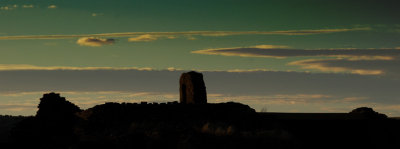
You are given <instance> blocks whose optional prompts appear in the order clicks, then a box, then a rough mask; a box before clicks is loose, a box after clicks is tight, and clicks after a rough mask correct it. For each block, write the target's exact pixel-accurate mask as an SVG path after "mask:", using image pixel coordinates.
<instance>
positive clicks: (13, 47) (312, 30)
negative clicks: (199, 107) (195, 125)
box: [0, 0, 400, 117]
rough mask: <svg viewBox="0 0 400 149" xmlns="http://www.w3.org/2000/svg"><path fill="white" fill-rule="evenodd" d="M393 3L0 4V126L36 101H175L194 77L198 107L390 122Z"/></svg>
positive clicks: (399, 28)
mask: <svg viewBox="0 0 400 149" xmlns="http://www.w3.org/2000/svg"><path fill="white" fill-rule="evenodd" d="M399 4H400V2H398V1H396V0H335V1H323V0H269V1H265V0H202V1H198V0H168V1H165V0H129V1H127V0H113V1H110V0H97V1H89V0H0V52H1V54H0V114H3V115H5V114H7V115H34V114H35V113H36V111H37V104H38V103H39V99H40V98H41V97H42V95H43V94H44V93H48V92H57V93H60V94H61V96H63V97H66V99H67V100H70V101H71V102H73V103H75V104H77V105H78V106H80V107H81V108H83V109H87V108H90V107H93V106H94V105H97V104H103V103H105V102H140V101H147V102H168V101H176V100H178V99H179V77H180V74H181V73H183V72H187V71H191V70H195V71H199V72H202V73H203V75H204V80H205V84H206V87H207V93H208V102H210V103H219V102H229V101H234V102H240V103H244V104H248V105H249V106H250V107H252V108H254V109H255V110H257V111H261V110H263V111H268V112H318V113H323V112H349V111H351V110H352V109H355V108H357V107H363V106H367V107H372V108H374V110H376V111H378V112H381V113H385V114H387V115H389V116H397V117H398V116H400V67H399V65H400V42H399V41H400V19H398V18H399V17H400V9H398V6H399Z"/></svg>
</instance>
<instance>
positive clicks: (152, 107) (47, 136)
mask: <svg viewBox="0 0 400 149" xmlns="http://www.w3.org/2000/svg"><path fill="white" fill-rule="evenodd" d="M38 107H39V110H38V112H37V114H36V116H35V117H10V116H8V117H7V116H2V117H1V118H0V122H1V123H0V129H2V130H1V131H0V133H1V134H0V135H1V136H0V137H1V139H2V141H1V144H2V147H1V148H42V149H88V148H94V149H98V148H105V149H120V148H121V149H122V148H124V149H125V148H139V149H140V148H181V149H197V148H199V149H200V148H257V149H259V148H272V149H275V148H295V149H297V148H323V149H326V148H328V149H329V148H332V149H338V148H379V149H381V148H383V149H386V148H398V146H399V145H398V144H399V142H400V127H399V126H400V121H399V120H398V119H391V118H387V117H386V116H385V115H383V114H379V113H377V112H374V111H373V110H372V109H370V108H359V109H355V110H353V111H352V112H350V113H338V114H318V113H317V114H299V113H297V114H296V113H257V112H255V111H254V110H253V109H251V108H250V107H249V106H247V105H243V104H240V103H233V102H230V103H219V104H179V103H177V102H171V103H164V104H159V103H151V104H150V103H138V104H133V103H106V104H103V105H97V106H95V107H93V108H90V109H87V110H81V109H80V108H79V107H78V106H76V105H74V104H73V103H70V102H68V101H67V100H65V99H64V98H63V97H60V96H59V95H58V94H54V93H50V94H45V95H44V97H43V98H42V99H41V102H40V104H39V106H38Z"/></svg>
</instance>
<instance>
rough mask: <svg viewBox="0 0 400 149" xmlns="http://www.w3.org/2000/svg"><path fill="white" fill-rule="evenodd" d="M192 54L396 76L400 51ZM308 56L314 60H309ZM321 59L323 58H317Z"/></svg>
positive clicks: (278, 49)
mask: <svg viewBox="0 0 400 149" xmlns="http://www.w3.org/2000/svg"><path fill="white" fill-rule="evenodd" d="M192 53H195V54H206V55H222V56H240V57H259V58H278V59H282V58H289V57H305V58H307V59H304V60H298V61H294V62H290V63H288V65H293V66H300V67H301V68H302V69H309V70H318V71H322V72H334V73H352V74H359V75H384V74H385V75H388V76H391V77H400V69H398V68H397V66H398V65H399V64H400V50H399V49H397V48H392V49H312V50H310V49H292V48H290V47H287V46H276V45H259V46H253V47H235V48H217V49H205V50H197V51H192ZM309 57H318V58H313V59H309ZM321 57H325V58H321Z"/></svg>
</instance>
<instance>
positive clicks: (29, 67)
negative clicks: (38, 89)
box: [0, 64, 153, 71]
mask: <svg viewBox="0 0 400 149" xmlns="http://www.w3.org/2000/svg"><path fill="white" fill-rule="evenodd" d="M16 70H139V71H150V70H153V69H152V68H149V67H142V68H139V67H68V66H35V65H26V64H0V71H16Z"/></svg>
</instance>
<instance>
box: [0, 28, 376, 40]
mask: <svg viewBox="0 0 400 149" xmlns="http://www.w3.org/2000/svg"><path fill="white" fill-rule="evenodd" d="M367 30H370V28H350V29H317V30H289V31H188V32H122V33H102V34H77V35H22V36H0V40H18V39H65V38H80V37H103V38H104V37H132V36H141V35H146V36H167V37H172V36H186V37H191V36H234V35H311V34H324V33H336V32H349V31H367Z"/></svg>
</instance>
